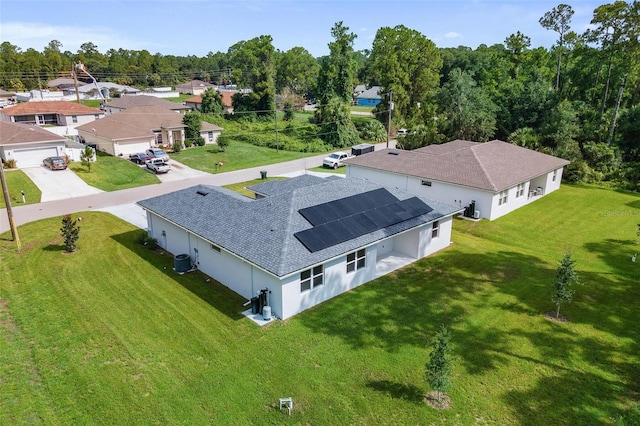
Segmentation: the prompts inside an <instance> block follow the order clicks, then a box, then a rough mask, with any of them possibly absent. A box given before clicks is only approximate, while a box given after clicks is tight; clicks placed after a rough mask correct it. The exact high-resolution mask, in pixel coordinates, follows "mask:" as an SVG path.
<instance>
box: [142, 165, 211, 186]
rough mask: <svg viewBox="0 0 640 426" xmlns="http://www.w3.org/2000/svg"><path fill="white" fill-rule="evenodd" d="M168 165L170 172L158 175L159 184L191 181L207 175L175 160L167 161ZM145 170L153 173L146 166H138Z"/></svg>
mask: <svg viewBox="0 0 640 426" xmlns="http://www.w3.org/2000/svg"><path fill="white" fill-rule="evenodd" d="M169 165H170V166H171V170H170V171H169V172H168V173H160V174H159V175H157V176H158V179H160V182H163V183H164V182H173V181H176V180H184V179H192V178H196V177H202V176H206V175H207V174H208V173H205V172H201V171H200V170H196V169H192V168H191V167H188V166H185V165H184V164H182V163H179V162H177V161H176V160H171V159H170V160H169ZM140 167H143V168H145V170H147V171H148V172H149V173H153V172H152V171H150V170H149V169H147V168H146V166H140Z"/></svg>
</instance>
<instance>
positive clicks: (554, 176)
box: [551, 169, 558, 182]
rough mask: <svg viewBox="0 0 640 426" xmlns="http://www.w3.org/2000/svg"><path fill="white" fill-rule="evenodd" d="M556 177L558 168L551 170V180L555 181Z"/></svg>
mask: <svg viewBox="0 0 640 426" xmlns="http://www.w3.org/2000/svg"><path fill="white" fill-rule="evenodd" d="M557 178H558V169H556V170H554V171H553V176H552V177H551V180H552V181H553V182H555V181H556V179H557Z"/></svg>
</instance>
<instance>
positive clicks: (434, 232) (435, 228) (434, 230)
mask: <svg viewBox="0 0 640 426" xmlns="http://www.w3.org/2000/svg"><path fill="white" fill-rule="evenodd" d="M439 233H440V223H439V222H438V221H437V220H436V221H435V222H433V224H432V225H431V238H438V234H439Z"/></svg>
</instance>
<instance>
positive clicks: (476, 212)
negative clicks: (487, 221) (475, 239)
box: [473, 210, 480, 219]
mask: <svg viewBox="0 0 640 426" xmlns="http://www.w3.org/2000/svg"><path fill="white" fill-rule="evenodd" d="M473 218H474V219H480V210H476V211H475V212H473Z"/></svg>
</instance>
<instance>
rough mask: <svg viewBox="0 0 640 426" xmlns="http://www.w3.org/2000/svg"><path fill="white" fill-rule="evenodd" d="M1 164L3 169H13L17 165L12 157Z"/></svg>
mask: <svg viewBox="0 0 640 426" xmlns="http://www.w3.org/2000/svg"><path fill="white" fill-rule="evenodd" d="M3 164H4V168H5V169H15V168H16V167H18V166H17V165H16V160H15V159H13V158H12V159H10V160H7V161H5V162H4V163H3Z"/></svg>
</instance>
